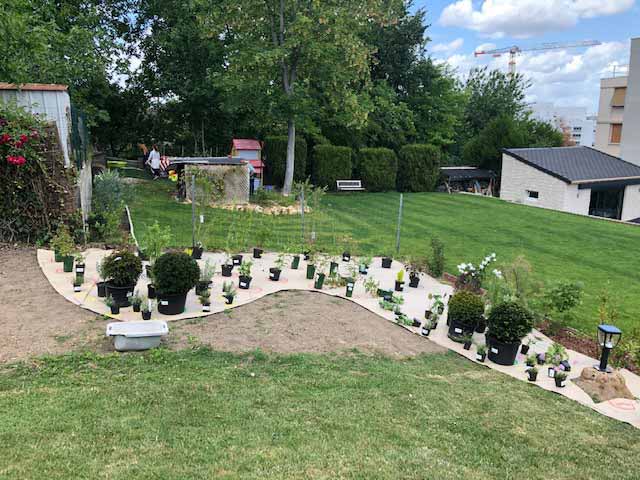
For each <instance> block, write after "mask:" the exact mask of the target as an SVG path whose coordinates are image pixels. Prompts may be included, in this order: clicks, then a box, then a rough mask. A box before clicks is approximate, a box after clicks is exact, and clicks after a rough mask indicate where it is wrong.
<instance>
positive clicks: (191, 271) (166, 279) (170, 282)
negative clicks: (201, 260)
mask: <svg viewBox="0 0 640 480" xmlns="http://www.w3.org/2000/svg"><path fill="white" fill-rule="evenodd" d="M153 278H154V281H153V285H154V286H155V288H156V291H157V292H158V293H161V294H164V295H180V294H184V293H187V292H188V291H189V290H191V289H192V288H193V287H195V286H196V283H198V280H200V267H199V266H198V262H196V261H195V260H194V259H193V258H191V255H187V254H186V253H184V252H169V253H165V254H164V255H160V256H159V257H158V259H157V260H156V263H154V265H153Z"/></svg>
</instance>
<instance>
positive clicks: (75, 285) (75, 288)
mask: <svg viewBox="0 0 640 480" xmlns="http://www.w3.org/2000/svg"><path fill="white" fill-rule="evenodd" d="M81 290H82V283H81V282H73V291H74V292H79V291H81Z"/></svg>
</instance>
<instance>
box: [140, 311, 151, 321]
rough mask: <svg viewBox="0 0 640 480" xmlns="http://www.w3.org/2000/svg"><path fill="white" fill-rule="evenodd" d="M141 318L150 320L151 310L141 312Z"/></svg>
mask: <svg viewBox="0 0 640 480" xmlns="http://www.w3.org/2000/svg"><path fill="white" fill-rule="evenodd" d="M142 319H143V320H151V312H142Z"/></svg>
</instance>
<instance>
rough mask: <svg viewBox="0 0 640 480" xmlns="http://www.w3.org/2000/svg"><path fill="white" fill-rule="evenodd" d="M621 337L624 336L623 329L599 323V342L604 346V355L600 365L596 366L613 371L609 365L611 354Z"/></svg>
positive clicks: (604, 370) (606, 370)
mask: <svg viewBox="0 0 640 480" xmlns="http://www.w3.org/2000/svg"><path fill="white" fill-rule="evenodd" d="M620 337H622V331H621V330H620V329H619V328H618V327H614V326H613V325H598V344H599V345H600V346H601V347H602V355H601V356H600V365H598V366H596V367H595V368H597V369H598V370H600V371H601V372H608V373H610V372H611V369H610V368H608V367H607V363H608V362H609V354H610V353H611V350H613V349H614V348H616V345H618V343H619V342H620Z"/></svg>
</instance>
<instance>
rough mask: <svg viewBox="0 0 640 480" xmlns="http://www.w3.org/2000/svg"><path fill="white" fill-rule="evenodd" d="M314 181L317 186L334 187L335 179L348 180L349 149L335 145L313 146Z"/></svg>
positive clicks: (349, 177) (349, 165)
mask: <svg viewBox="0 0 640 480" xmlns="http://www.w3.org/2000/svg"><path fill="white" fill-rule="evenodd" d="M313 168H314V171H313V176H314V183H315V184H316V185H317V186H319V187H328V188H329V189H331V190H335V189H336V180H350V179H351V172H352V162H351V149H350V148H349V147H338V146H335V145H316V146H315V147H313Z"/></svg>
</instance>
